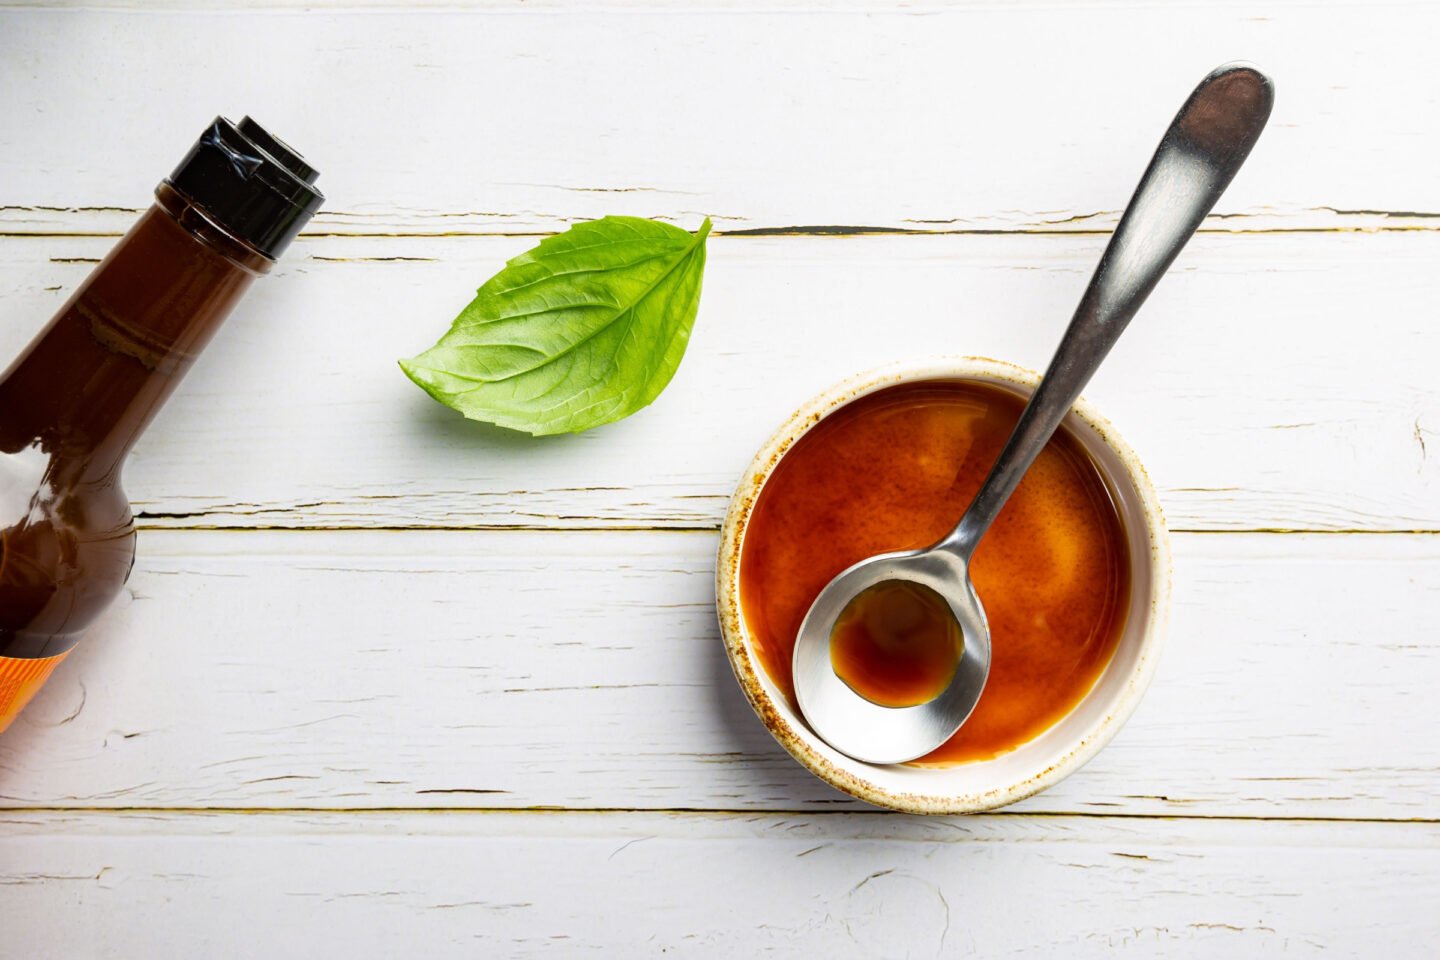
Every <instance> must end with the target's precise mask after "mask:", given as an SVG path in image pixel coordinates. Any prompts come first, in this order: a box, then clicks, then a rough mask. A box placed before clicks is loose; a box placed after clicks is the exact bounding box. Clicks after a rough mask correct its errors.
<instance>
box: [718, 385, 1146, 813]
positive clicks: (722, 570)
mask: <svg viewBox="0 0 1440 960" xmlns="http://www.w3.org/2000/svg"><path fill="white" fill-rule="evenodd" d="M925 380H981V381H988V382H991V383H995V382H1001V383H1010V384H1013V385H1015V386H1018V387H1021V388H1023V389H1024V390H1025V391H1026V392H1027V394H1028V392H1029V391H1032V390H1034V388H1035V386H1036V384H1038V383H1039V382H1040V375H1039V374H1038V373H1036V372H1035V371H1033V370H1029V369H1026V368H1025V367H1021V366H1018V365H1016V364H1013V363H1009V362H1007V361H1003V360H994V359H991V358H989V357H978V356H940V357H931V358H927V359H923V360H906V361H900V362H897V363H891V364H887V365H885V366H881V367H877V368H874V369H871V370H867V371H864V372H861V373H858V374H855V375H853V376H851V377H848V378H846V379H844V380H842V381H840V382H839V383H836V384H833V385H832V386H830V387H828V388H826V389H824V390H822V391H820V392H819V393H818V394H816V395H815V396H813V397H811V398H810V399H809V400H807V401H806V402H805V403H804V404H802V405H801V406H800V407H799V409H797V410H796V411H795V412H794V413H792V414H791V415H790V416H789V417H788V418H787V419H786V420H785V421H784V422H782V423H781V425H780V427H779V428H778V429H777V430H776V431H775V432H774V433H773V434H771V436H770V438H769V439H768V440H766V441H765V443H764V444H763V445H762V446H761V447H760V449H759V451H758V452H757V453H756V454H755V457H754V459H752V460H751V462H750V465H749V466H748V467H747V468H746V470H745V474H744V476H743V477H742V479H741V481H740V483H739V484H738V485H737V486H736V488H735V493H734V495H733V496H732V497H731V499H730V505H729V508H728V509H727V510H726V513H725V520H724V523H723V525H722V527H721V531H720V547H719V554H718V557H717V560H716V566H715V602H716V612H717V614H718V616H719V620H720V633H721V638H722V640H723V642H724V644H725V653H726V656H727V658H728V659H729V661H730V666H731V669H732V670H733V671H734V673H735V679H736V681H737V682H738V683H739V684H740V689H741V690H742V691H744V693H745V698H746V699H747V700H748V701H749V702H750V706H751V708H752V709H754V711H755V713H756V715H757V716H759V718H760V720H761V722H762V723H764V724H765V727H766V729H768V730H769V731H770V733H771V735H772V736H774V738H775V739H776V741H778V742H779V743H780V745H781V746H782V747H784V748H785V750H786V751H787V752H789V754H790V755H791V756H792V757H794V758H795V759H796V760H797V761H799V763H800V764H801V765H802V766H804V767H805V768H806V769H808V770H809V771H810V772H811V773H813V774H814V775H815V776H817V777H819V778H820V779H821V780H824V781H825V782H826V783H829V784H830V785H831V786H833V787H835V788H836V789H839V790H841V791H843V792H845V793H848V794H850V795H851V796H853V797H857V798H859V799H861V800H864V801H866V802H868V803H872V804H875V805H876V806H881V807H888V808H890V809H892V810H899V811H902V812H905V813H921V814H956V813H978V812H981V811H984V810H992V809H994V808H996V807H1001V806H1004V805H1006V804H1010V803H1014V802H1016V801H1019V800H1023V799H1024V798H1026V797H1029V796H1032V795H1034V794H1036V793H1039V792H1040V791H1041V790H1044V789H1046V788H1047V787H1049V786H1052V785H1053V784H1055V783H1057V782H1058V781H1060V780H1062V779H1064V778H1065V777H1066V776H1069V775H1070V774H1071V773H1073V772H1075V771H1076V770H1078V769H1079V768H1080V767H1082V766H1084V764H1085V763H1086V762H1088V761H1089V760H1090V759H1091V758H1092V757H1093V756H1094V755H1095V754H1096V753H1098V752H1099V751H1100V749H1101V748H1102V747H1104V746H1105V745H1106V744H1107V743H1109V742H1110V740H1111V739H1112V738H1113V737H1114V736H1115V734H1116V733H1117V732H1118V731H1119V729H1120V728H1121V727H1122V726H1123V725H1124V724H1125V721H1126V720H1128V719H1129V718H1130V715H1131V714H1133V713H1134V712H1135V708H1136V707H1137V706H1138V705H1139V703H1140V700H1141V698H1142V697H1143V696H1144V694H1145V691H1146V689H1147V688H1148V687H1149V685H1150V681H1151V679H1152V678H1153V677H1154V674H1155V668H1156V664H1157V662H1158V660H1159V654H1160V650H1161V647H1162V646H1163V641H1164V636H1165V631H1166V627H1167V621H1168V617H1169V608H1170V589H1171V572H1172V571H1171V558H1170V540H1169V531H1168V529H1167V528H1166V525H1165V515H1164V513H1163V511H1162V510H1161V507H1160V501H1159V497H1158V495H1157V494H1156V492H1155V487H1154V485H1153V484H1152V483H1151V481H1150V477H1149V474H1147V473H1146V471H1145V467H1144V466H1143V465H1142V464H1141V463H1140V460H1139V458H1138V457H1136V455H1135V452H1134V451H1133V450H1132V449H1131V448H1130V446H1129V444H1127V443H1126V442H1125V441H1124V439H1123V438H1121V436H1120V434H1119V433H1118V432H1117V431H1116V430H1115V428H1114V426H1113V425H1112V424H1111V423H1110V421H1109V420H1107V419H1106V418H1105V417H1103V416H1102V415H1101V414H1100V413H1099V412H1098V411H1097V410H1096V409H1095V407H1094V406H1093V405H1092V404H1091V403H1090V402H1089V401H1088V400H1086V399H1085V398H1084V397H1081V398H1080V399H1078V400H1076V402H1075V404H1074V405H1073V406H1072V407H1071V411H1070V412H1071V413H1072V414H1073V415H1075V416H1076V417H1078V418H1079V419H1080V420H1081V421H1083V422H1084V423H1085V424H1086V425H1087V426H1088V427H1089V428H1090V429H1091V430H1092V431H1093V432H1094V433H1095V435H1096V436H1097V437H1098V438H1099V439H1100V441H1101V442H1102V443H1103V444H1104V445H1105V446H1106V447H1108V448H1109V449H1110V450H1111V452H1112V453H1114V455H1115V456H1116V458H1117V459H1118V461H1119V462H1120V464H1121V465H1122V466H1123V468H1124V471H1125V477H1124V479H1127V480H1128V481H1129V482H1130V484H1131V486H1132V487H1133V488H1134V491H1135V493H1136V495H1137V497H1136V499H1137V501H1138V503H1139V505H1140V508H1141V513H1142V515H1143V517H1144V522H1145V531H1144V533H1145V534H1146V538H1147V539H1148V541H1149V544H1150V550H1149V556H1148V560H1149V565H1150V572H1151V576H1150V595H1149V598H1148V600H1149V606H1150V611H1149V612H1150V616H1149V617H1148V619H1147V622H1146V626H1145V630H1144V633H1143V634H1142V635H1141V637H1140V640H1139V649H1138V654H1137V660H1136V663H1135V667H1134V669H1133V670H1132V671H1131V673H1130V675H1129V677H1128V678H1127V682H1126V683H1125V686H1124V688H1123V690H1122V692H1121V694H1120V697H1119V700H1118V702H1117V703H1116V704H1115V705H1114V706H1113V708H1111V709H1110V710H1108V711H1107V712H1106V713H1105V715H1104V716H1103V717H1102V718H1101V719H1100V721H1099V722H1098V723H1094V724H1092V725H1091V726H1090V727H1089V728H1088V729H1087V730H1085V732H1084V733H1083V734H1082V735H1081V736H1080V737H1079V739H1078V740H1077V741H1075V742H1074V743H1073V744H1072V745H1071V746H1070V747H1069V748H1068V749H1067V750H1066V752H1065V753H1064V755H1063V756H1061V758H1060V759H1059V760H1057V761H1055V762H1054V763H1052V764H1050V765H1049V766H1047V767H1046V768H1045V769H1044V770H1043V771H1041V772H1040V773H1038V774H1035V775H1033V776H1030V777H1027V778H1025V779H1024V780H1021V781H1018V782H1015V783H1010V784H1005V785H1002V786H999V787H996V788H994V789H991V790H987V791H985V792H983V793H966V794H955V793H924V792H909V791H907V792H901V791H897V790H892V789H890V788H888V787H885V786H882V785H880V784H877V783H875V782H873V781H871V780H869V779H867V778H866V777H865V776H862V775H861V774H859V773H857V772H855V770H853V769H848V768H846V767H842V766H840V765H838V764H837V763H835V762H834V761H832V760H831V759H830V758H828V757H826V756H825V755H823V754H822V753H821V752H820V750H819V749H817V747H816V746H815V744H814V743H812V742H811V741H812V740H814V741H816V742H818V737H816V735H815V734H814V733H812V732H811V731H810V730H809V729H808V728H803V727H802V728H797V727H796V725H795V724H793V723H792V722H791V721H790V719H789V718H788V717H786V716H785V714H784V713H782V711H781V710H780V708H779V707H778V706H777V704H776V703H775V701H774V699H773V698H772V696H771V694H770V692H769V691H768V690H767V689H766V688H765V683H764V681H763V679H762V676H763V671H764V667H763V666H761V665H760V664H759V663H758V662H757V661H756V659H755V655H754V652H753V645H752V643H751V638H750V633H749V630H748V628H747V627H746V626H745V621H744V617H743V616H742V613H741V609H740V556H741V550H742V547H743V545H744V539H745V531H746V529H747V527H748V526H749V521H750V516H751V513H752V512H753V510H754V507H755V503H756V501H757V499H758V497H759V495H760V491H761V488H762V487H763V486H764V485H765V481H766V480H767V479H768V478H769V477H770V475H771V473H773V472H774V470H775V467H776V466H777V465H778V464H779V462H780V459H781V458H782V457H783V456H784V455H785V454H786V453H787V452H788V451H789V450H790V448H791V447H792V446H794V444H795V442H796V441H798V440H799V439H800V438H801V437H802V436H804V435H805V434H806V433H808V432H809V430H810V429H811V428H812V427H813V426H815V424H817V423H819V422H820V420H822V419H823V418H824V417H826V416H828V415H829V414H831V413H833V412H835V411H836V410H838V409H839V408H840V407H843V406H845V405H846V404H848V403H850V402H851V401H853V400H856V399H859V398H860V397H863V396H866V395H868V394H871V393H874V392H876V391H878V390H881V389H883V388H885V387H888V386H893V385H896V384H900V383H911V382H917V381H925ZM1111 479H1112V482H1113V480H1115V479H1119V478H1111ZM1096 682H1097V684H1098V682H1099V681H1098V680H1097V681H1096ZM787 707H788V705H787ZM1051 729H1054V728H1053V727H1052V728H1051ZM843 759H845V760H847V761H848V760H849V758H843ZM849 762H850V763H853V764H855V765H856V766H858V767H862V768H863V767H867V766H870V765H869V764H864V763H862V762H861V761H858V760H857V761H849Z"/></svg>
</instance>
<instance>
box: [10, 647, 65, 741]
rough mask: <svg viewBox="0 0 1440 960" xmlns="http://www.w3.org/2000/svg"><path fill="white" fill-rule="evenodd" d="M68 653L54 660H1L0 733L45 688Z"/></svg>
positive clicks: (51, 658)
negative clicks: (36, 692) (38, 691)
mask: <svg viewBox="0 0 1440 960" xmlns="http://www.w3.org/2000/svg"><path fill="white" fill-rule="evenodd" d="M69 653H70V651H69V650H66V651H65V652H64V653H61V654H56V655H55V656H53V657H37V658H35V659H30V660H21V659H18V658H16V657H0V733H4V732H5V728H6V727H8V726H10V721H12V720H14V719H15V718H16V717H17V716H19V715H20V711H21V710H24V709H25V704H27V703H29V702H30V698H31V697H33V696H35V691H37V690H39V689H40V688H41V687H43V686H44V685H45V681H46V680H48V679H50V674H51V673H52V672H53V671H54V670H55V668H56V667H58V666H59V665H60V661H61V660H64V659H65V658H66V656H68V655H69Z"/></svg>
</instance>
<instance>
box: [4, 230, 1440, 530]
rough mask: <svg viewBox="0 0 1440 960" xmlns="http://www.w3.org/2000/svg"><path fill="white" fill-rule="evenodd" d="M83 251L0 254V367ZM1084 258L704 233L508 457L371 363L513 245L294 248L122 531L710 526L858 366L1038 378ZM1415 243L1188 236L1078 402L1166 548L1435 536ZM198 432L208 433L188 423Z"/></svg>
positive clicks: (1437, 350) (950, 243)
mask: <svg viewBox="0 0 1440 960" xmlns="http://www.w3.org/2000/svg"><path fill="white" fill-rule="evenodd" d="M111 242H112V241H110V240H105V239H87V238H25V239H19V238H10V239H4V240H0V358H8V357H10V356H12V355H13V354H14V353H16V352H18V351H19V350H20V349H21V348H22V347H23V345H24V344H25V342H26V341H27V340H28V339H29V338H30V337H31V336H32V334H33V333H34V331H35V330H36V329H38V328H39V326H40V325H42V324H43V323H44V321H45V319H46V318H48V317H49V316H50V314H51V313H53V311H54V310H55V309H57V308H58V307H59V305H60V304H61V303H62V302H63V300H64V298H65V296H66V295H67V293H68V291H69V290H70V289H71V288H72V287H73V286H74V285H75V284H77V283H79V282H80V281H81V279H83V277H84V276H85V274H86V273H87V272H88V271H89V270H90V269H91V268H92V267H93V263H91V262H90V261H92V260H94V259H97V258H99V257H101V256H103V255H104V253H105V251H106V250H107V249H108V247H109V245H110V244H111ZM1103 243H1104V241H1103V238H1101V237H1068V238H1057V237H922V238H904V239H895V238H885V237H846V238H768V239H737V238H720V239H717V240H714V241H712V247H711V256H710V263H709V267H708V271H707V272H708V276H707V278H706V284H705V293H704V298H703V303H702V305H701V310H700V318H699V322H698V324H697V327H696V331H695V335H694V338H693V340H692V344H691V348H690V353H689V356H688V357H687V359H686V361H685V363H684V365H683V366H682V367H681V369H680V372H679V374H678V376H677V377H676V379H675V381H674V382H673V383H672V384H671V386H670V387H669V389H668V390H667V391H666V393H665V394H664V395H663V396H662V397H661V398H660V400H659V401H658V402H657V403H656V404H655V405H654V406H652V407H651V408H650V409H648V410H645V411H643V412H641V413H640V414H639V415H637V416H635V417H633V418H631V419H630V420H628V421H625V422H623V423H620V424H616V425H613V426H610V427H605V428H602V429H599V430H596V431H593V432H591V433H588V434H584V435H580V436H576V437H560V438H551V439H546V440H541V441H536V440H533V439H531V438H528V437H523V436H520V435H516V434H508V433H504V432H501V431H498V430H495V429H491V428H487V427H485V426H483V425H478V424H471V423H468V422H466V421H463V420H462V419H461V418H460V417H459V416H458V415H455V414H453V413H451V412H450V411H448V410H445V409H444V408H442V407H440V406H438V405H437V404H435V403H434V402H432V401H431V400H430V399H429V398H428V397H426V396H425V395H424V394H423V393H422V392H421V391H419V390H418V389H416V388H415V387H414V386H413V385H412V384H410V382H409V381H408V380H406V379H405V378H404V376H403V375H402V374H401V373H400V371H399V370H398V368H397V367H396V366H395V359H396V358H398V357H401V356H408V355H412V354H414V353H416V352H418V351H420V350H421V349H423V348H424V347H426V346H428V345H429V344H430V343H431V342H433V340H434V339H435V338H436V337H437V336H438V335H439V334H440V333H441V332H442V331H443V330H444V329H445V328H446V327H447V326H448V323H449V321H450V319H451V318H452V317H453V316H454V314H455V313H456V312H457V311H458V310H459V309H460V307H461V306H463V304H464V303H465V302H466V300H467V299H468V297H469V291H472V290H473V289H474V288H475V287H476V286H478V285H479V283H480V282H481V281H482V280H483V279H485V278H486V277H488V276H489V275H490V274H491V273H493V272H494V271H495V270H497V269H498V268H499V267H500V265H501V264H502V263H503V262H504V260H505V258H507V257H509V256H514V255H516V254H518V253H519V252H520V251H521V250H523V249H525V248H526V247H527V246H529V245H530V241H528V240H521V239H516V238H464V239H457V238H448V239H434V238H430V239H418V238H408V239H390V240H383V241H382V240H376V239H373V238H367V239H364V240H359V239H354V238H349V239H343V238H316V239H313V240H304V241H302V242H301V243H300V244H299V245H298V247H297V249H296V250H295V251H294V254H295V255H294V256H293V258H291V259H290V260H288V261H286V262H285V263H284V264H282V265H281V266H280V268H279V270H278V275H277V276H275V277H270V278H267V279H266V280H264V281H263V282H262V283H260V284H259V285H257V287H256V289H255V291H254V293H253V294H252V297H251V299H250V300H248V301H247V302H246V303H245V304H243V305H242V307H241V309H240V311H239V313H238V314H237V316H236V317H235V318H234V319H233V321H232V322H231V323H230V324H229V325H228V326H227V328H226V329H225V330H224V331H222V333H221V335H220V337H219V338H218V339H217V341H216V343H215V345H214V346H213V348H212V349H211V351H210V352H209V353H208V354H207V355H206V356H205V357H204V358H203V359H202V360H201V362H200V364H199V366H198V367H197V369H196V370H195V372H194V373H193V374H192V375H191V378H190V380H189V381H188V382H187V383H186V385H185V386H184V388H183V389H182V390H181V392H180V394H179V395H178V396H177V397H176V399H175V400H174V402H173V403H172V404H171V406H170V408H169V409H167V410H166V411H165V412H164V413H163V414H162V416H161V417H160V419H159V420H158V421H157V423H156V424H155V426H154V428H153V429H152V430H151V431H150V433H149V435H147V436H146V437H145V438H144V439H143V440H142V442H141V444H140V446H139V448H138V450H137V452H136V456H135V457H134V459H133V460H132V462H131V465H130V467H129V469H128V471H127V475H126V477H127V479H126V483H127V487H128V489H129V491H130V494H131V496H132V497H133V498H134V500H135V501H136V504H137V508H138V509H139V510H141V511H142V512H143V513H144V515H145V516H144V522H145V523H146V524H148V525H151V526H156V525H172V526H244V527H255V526H283V527H297V526H327V527H336V526H343V527H350V526H366V527H372V526H373V527H411V526H421V527H455V526H463V527H480V526H502V527H514V526H545V527H636V526H656V527H692V528H693V527H703V528H714V527H717V526H718V524H719V521H720V517H721V516H722V514H723V511H724V508H725V504H726V501H727V498H728V497H729V495H730V492H731V490H732V489H733V485H734V484H735V482H736V481H737V480H738V478H739V476H740V474H741V472H742V471H743V469H744V467H745V465H746V464H747V463H748V462H749V459H750V457H751V456H752V455H753V453H754V451H755V450H756V449H757V448H758V447H759V445H760V443H761V441H762V440H763V439H764V438H765V437H766V436H767V435H768V434H769V433H770V431H771V430H773V429H774V427H775V426H776V425H777V424H778V423H779V422H780V421H781V420H782V419H783V418H784V417H785V416H786V415H787V414H788V413H789V412H790V411H791V410H792V409H794V408H795V407H796V406H798V405H799V404H800V403H801V402H802V401H803V400H805V399H806V398H807V397H809V396H811V395H812V394H813V393H815V392H816V391H818V390H820V389H821V388H823V387H825V386H827V385H829V384H830V383H832V382H834V381H837V380H839V379H841V378H843V377H846V376H849V375H850V374H852V373H854V372H856V371H859V370H862V369H866V368H870V367H873V366H875V365H877V364H880V363H885V362H890V361H893V360H900V359H905V358H922V357H926V356H930V355H934V354H937V353H947V352H948V353H972V354H982V355H989V356H996V357H1001V358H1005V359H1010V360H1014V361H1017V362H1019V363H1021V364H1024V365H1027V366H1030V367H1032V368H1033V367H1040V366H1043V365H1044V364H1045V363H1046V362H1047V360H1048V358H1049V355H1050V352H1051V351H1052V350H1053V348H1054V344H1055V343H1056V341H1057V340H1058V338H1059V333H1060V331H1061V329H1063V327H1064V324H1065V322H1066V321H1067V319H1068V317H1069V315H1070V312H1071V310H1072V309H1073V307H1074V304H1075V302H1076V301H1077V300H1078V298H1079V295H1080V291H1081V290H1082V289H1083V287H1084V284H1085V281H1086V278H1087V276H1088V274H1089V271H1090V270H1091V269H1092V267H1093V263H1094V261H1095V260H1096V259H1097V258H1098V256H1099V254H1100V250H1101V248H1102V247H1103ZM1437 261H1440V237H1434V236H1430V235H1429V234H1424V235H1410V236H1401V235H1388V234H1387V235H1378V236H1375V235H1324V236H1265V237H1243V238H1241V237H1227V236H1205V237H1201V238H1198V239H1197V240H1196V241H1195V242H1194V243H1193V244H1192V246H1191V248H1190V249H1189V250H1187V251H1186V253H1185V254H1184V255H1183V256H1182V258H1181V260H1180V261H1179V263H1178V265H1177V267H1176V268H1175V271H1174V272H1173V274H1172V275H1171V276H1170V277H1168V278H1167V279H1166V281H1165V282H1164V283H1163V284H1162V285H1161V286H1160V288H1159V290H1157V292H1156V293H1155V295H1154V297H1153V298H1152V300H1151V302H1150V304H1149V305H1147V307H1146V309H1145V312H1144V313H1143V315H1142V316H1141V317H1140V319H1139V320H1138V321H1137V322H1136V324H1135V326H1134V328H1133V329H1132V330H1131V331H1130V332H1128V333H1127V334H1126V338H1125V340H1124V341H1123V342H1122V343H1121V344H1120V345H1119V347H1118V348H1117V349H1116V351H1115V352H1114V354H1113V355H1112V356H1111V358H1110V359H1109V360H1108V361H1107V363H1106V367H1105V369H1104V370H1102V371H1101V372H1100V374H1099V375H1098V376H1097V378H1096V380H1095V382H1094V383H1093V384H1092V388H1091V390H1090V391H1089V394H1090V396H1091V398H1092V399H1093V400H1095V401H1096V402H1097V403H1098V404H1099V406H1100V408H1101V409H1102V410H1103V411H1105V412H1106V413H1107V414H1108V415H1109V416H1110V417H1111V418H1112V420H1113V421H1114V423H1115V424H1116V426H1117V427H1118V429H1119V430H1120V432H1121V433H1122V434H1124V435H1125V436H1126V438H1127V439H1128V440H1129V441H1130V442H1131V444H1132V445H1133V446H1134V447H1135V449H1136V450H1137V452H1138V453H1139V455H1140V457H1141V459H1142V460H1143V461H1144V462H1145V464H1146V465H1147V467H1148V468H1149V470H1150V473H1151V476H1152V478H1153V479H1154V481H1155V482H1156V484H1157V486H1158V487H1159V489H1160V491H1161V495H1162V500H1163V502H1164V505H1165V509H1166V511H1167V515H1168V517H1169V520H1170V523H1171V525H1172V526H1173V527H1175V528H1177V529H1194V530H1224V529H1230V530H1236V529H1239V530H1245V529H1277V528H1279V529H1330V530H1346V529H1364V530H1417V529H1431V530H1433V529H1440V457H1430V456H1429V451H1430V450H1431V449H1436V450H1440V446H1437V440H1436V431H1440V384H1437V382H1436V379H1435V377H1434V371H1433V362H1432V358H1433V357H1435V356H1440V327H1437V325H1436V324H1435V322H1434V318H1433V317H1432V312H1433V311H1432V310H1431V309H1430V307H1429V305H1430V304H1433V303H1436V302H1440V274H1437V273H1436V271H1435V270H1433V269H1431V267H1432V265H1433V264H1434V263H1436V262H1437ZM217 424H220V425H223V428H222V429H217Z"/></svg>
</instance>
